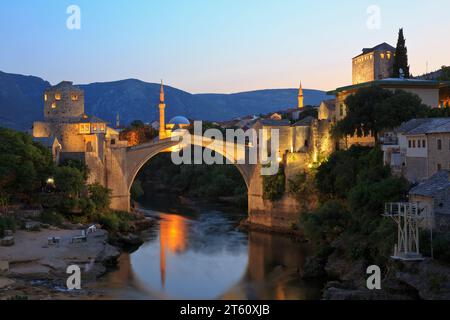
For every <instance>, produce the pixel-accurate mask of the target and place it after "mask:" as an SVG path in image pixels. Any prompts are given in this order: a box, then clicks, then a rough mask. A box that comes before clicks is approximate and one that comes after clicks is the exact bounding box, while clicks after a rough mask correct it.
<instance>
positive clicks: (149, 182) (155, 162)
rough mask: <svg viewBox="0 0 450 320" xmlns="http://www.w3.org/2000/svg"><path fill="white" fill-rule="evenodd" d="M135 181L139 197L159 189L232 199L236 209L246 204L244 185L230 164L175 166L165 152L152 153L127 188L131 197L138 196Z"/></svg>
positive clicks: (176, 193) (190, 195) (182, 193)
mask: <svg viewBox="0 0 450 320" xmlns="http://www.w3.org/2000/svg"><path fill="white" fill-rule="evenodd" d="M224 161H225V160H224ZM224 163H225V162H224ZM139 184H140V185H141V187H142V189H143V191H144V197H143V198H145V194H155V193H161V192H162V193H170V194H171V195H180V196H188V197H192V198H201V199H213V200H214V201H217V200H218V199H220V198H222V197H223V198H233V199H234V202H235V203H236V204H237V205H238V206H239V207H240V208H241V207H242V205H244V208H245V206H246V203H247V200H246V197H247V186H246V185H245V181H244V179H243V178H242V175H241V174H240V172H239V170H238V169H237V168H236V167H235V166H234V165H206V164H202V165H187V164H183V165H179V166H178V165H175V164H173V162H172V161H171V159H170V154H169V153H167V154H160V155H158V156H156V157H155V158H153V159H152V160H151V161H149V162H148V163H147V164H146V165H145V166H144V167H143V168H142V170H141V172H140V173H139V175H138V177H137V179H136V180H135V186H133V187H132V190H131V192H132V198H133V199H135V200H137V199H138V198H139V197H138V195H139V194H140V190H139Z"/></svg>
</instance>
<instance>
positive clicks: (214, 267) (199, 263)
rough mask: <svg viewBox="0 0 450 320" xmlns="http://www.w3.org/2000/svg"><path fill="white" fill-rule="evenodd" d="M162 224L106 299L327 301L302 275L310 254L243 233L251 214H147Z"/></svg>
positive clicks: (125, 264)
mask: <svg viewBox="0 0 450 320" xmlns="http://www.w3.org/2000/svg"><path fill="white" fill-rule="evenodd" d="M146 213H147V214H148V215H149V216H152V217H154V218H156V219H157V221H158V222H157V224H156V226H155V227H154V228H153V230H152V231H151V232H149V234H148V235H147V236H146V241H145V243H144V244H143V245H142V246H141V247H140V248H139V249H138V250H137V251H135V252H133V253H131V254H122V255H121V257H120V258H119V266H118V270H116V271H113V272H110V273H108V274H107V275H106V276H105V277H104V278H102V279H101V280H100V281H99V282H98V283H97V284H96V285H95V286H96V289H97V290H100V291H101V292H103V295H104V297H105V298H106V299H127V300H128V299H135V300H141V299H252V300H257V299H282V300H286V299H289V300H309V299H320V296H321V288H322V283H320V282H305V281H302V280H301V279H300V277H299V271H300V270H301V268H302V267H303V265H304V261H305V259H306V257H307V255H308V248H307V247H305V246H304V245H302V244H300V243H298V242H295V241H293V240H291V239H290V238H288V237H285V236H280V235H274V234H267V233H261V232H255V231H249V232H244V231H238V230H237V228H236V227H237V225H238V223H239V221H240V220H242V219H244V218H245V215H240V214H230V213H225V212H223V211H219V210H216V209H202V210H200V211H197V212H195V213H186V214H183V213H168V212H163V211H151V210H146Z"/></svg>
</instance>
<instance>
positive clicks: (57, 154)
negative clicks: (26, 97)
mask: <svg viewBox="0 0 450 320" xmlns="http://www.w3.org/2000/svg"><path fill="white" fill-rule="evenodd" d="M43 100H44V121H37V122H35V123H34V124H33V132H32V135H33V137H34V138H35V139H36V140H38V141H40V142H43V143H44V144H45V145H47V146H49V147H51V148H52V153H53V157H54V160H55V161H56V162H57V163H58V162H61V161H64V160H66V159H73V160H79V161H81V162H83V163H85V164H87V165H88V167H89V169H90V171H91V174H90V177H89V181H88V182H89V183H93V182H99V183H102V184H104V183H105V179H106V175H105V169H104V166H105V161H106V160H107V159H106V157H107V153H108V152H107V150H106V149H107V148H108V147H110V146H111V145H119V144H124V143H125V144H126V142H121V141H119V132H117V131H116V130H114V129H113V128H110V127H108V124H107V122H106V121H104V120H101V119H99V118H97V117H95V116H88V115H86V114H85V112H84V92H83V90H81V89H80V88H78V87H76V86H74V85H73V84H72V82H68V81H63V82H61V83H59V84H57V85H56V86H52V87H50V88H48V89H47V90H45V92H44V97H43Z"/></svg>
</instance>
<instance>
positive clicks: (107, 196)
mask: <svg viewBox="0 0 450 320" xmlns="http://www.w3.org/2000/svg"><path fill="white" fill-rule="evenodd" d="M88 190H89V200H90V201H91V202H92V204H93V205H94V207H95V208H97V209H98V210H103V211H104V210H107V209H108V208H109V205H110V203H111V190H109V189H107V188H105V187H103V186H101V185H99V184H98V183H95V184H91V185H89V186H88Z"/></svg>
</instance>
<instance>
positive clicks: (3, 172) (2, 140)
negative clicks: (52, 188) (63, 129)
mask: <svg viewBox="0 0 450 320" xmlns="http://www.w3.org/2000/svg"><path fill="white" fill-rule="evenodd" d="M52 171H53V161H52V156H51V153H50V151H49V150H48V149H47V148H45V147H44V146H43V145H41V144H37V143H35V142H33V140H32V138H31V136H30V135H28V134H25V133H21V132H16V131H13V130H10V129H5V128H0V195H1V196H2V197H5V198H8V199H9V201H11V202H15V201H30V200H32V199H31V198H32V195H33V192H35V191H37V190H39V189H40V188H41V187H42V186H43V184H44V183H45V181H46V180H47V179H48V177H49V176H50V175H51V173H52Z"/></svg>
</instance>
